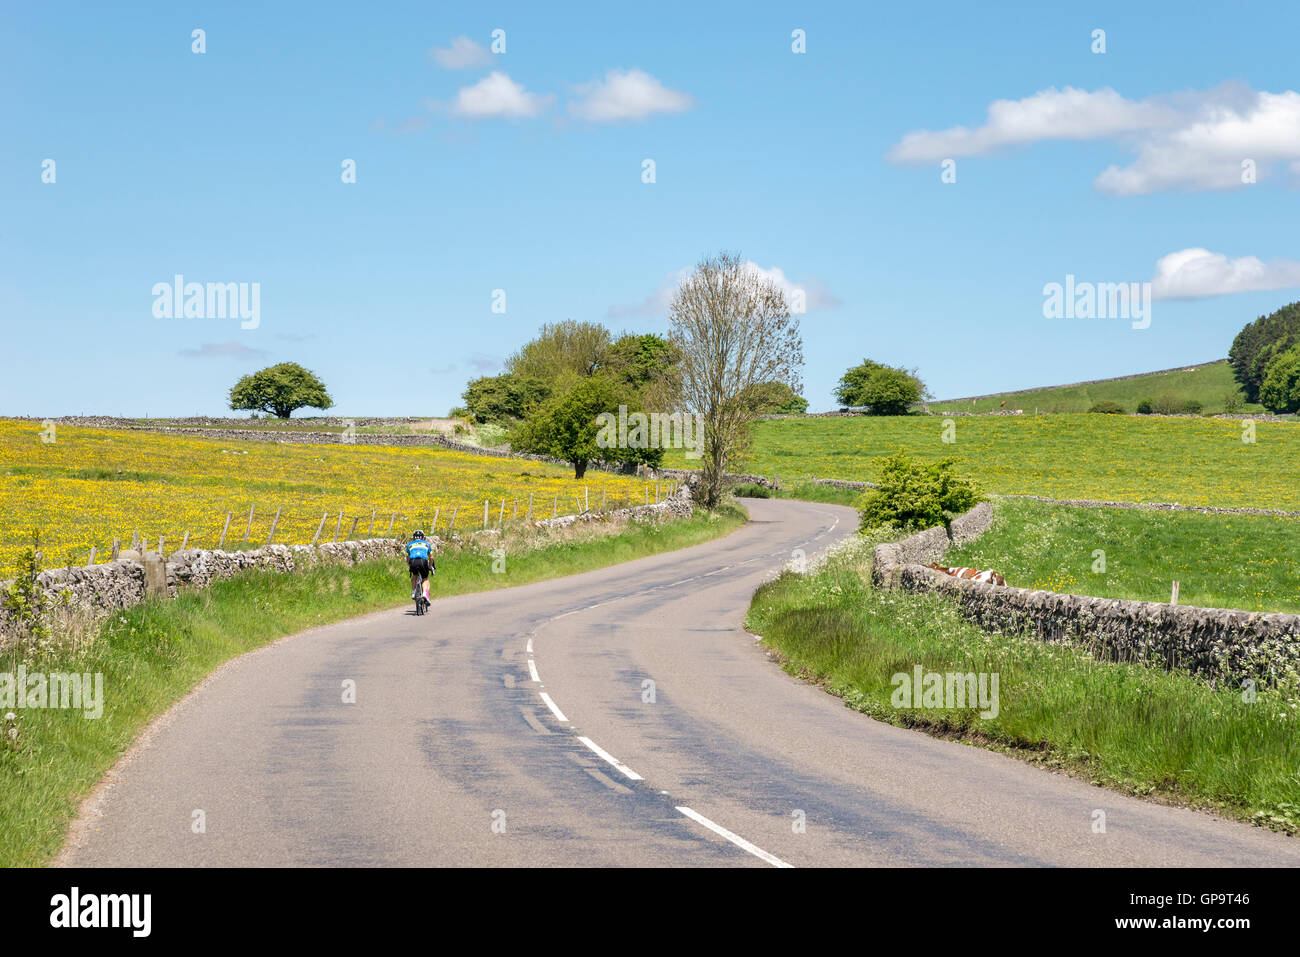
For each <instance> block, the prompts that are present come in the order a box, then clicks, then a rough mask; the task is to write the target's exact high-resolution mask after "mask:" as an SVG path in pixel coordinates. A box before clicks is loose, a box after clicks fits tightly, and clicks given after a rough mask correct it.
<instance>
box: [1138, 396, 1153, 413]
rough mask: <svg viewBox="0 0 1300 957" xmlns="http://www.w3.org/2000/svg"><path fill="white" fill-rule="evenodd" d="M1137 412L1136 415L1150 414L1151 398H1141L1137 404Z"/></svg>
mask: <svg viewBox="0 0 1300 957" xmlns="http://www.w3.org/2000/svg"><path fill="white" fill-rule="evenodd" d="M1137 414H1138V415H1150V414H1151V400H1150V399H1143V400H1142V401H1140V402H1139V403H1138V404H1137Z"/></svg>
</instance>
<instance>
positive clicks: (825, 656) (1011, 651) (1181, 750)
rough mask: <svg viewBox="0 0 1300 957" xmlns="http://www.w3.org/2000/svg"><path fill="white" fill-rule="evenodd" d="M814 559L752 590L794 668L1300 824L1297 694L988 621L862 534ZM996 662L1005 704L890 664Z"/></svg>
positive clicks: (867, 707)
mask: <svg viewBox="0 0 1300 957" xmlns="http://www.w3.org/2000/svg"><path fill="white" fill-rule="evenodd" d="M853 542H854V543H855V546H856V547H854V546H850V547H849V548H847V549H845V551H844V552H842V553H841V554H840V556H839V557H836V558H832V560H831V561H829V562H827V563H826V565H825V566H823V567H821V568H819V569H815V570H813V571H812V572H811V573H810V574H808V575H796V574H793V573H790V572H787V573H785V574H783V575H782V576H781V577H780V578H778V579H777V580H776V581H774V582H772V583H770V584H767V585H764V586H763V587H762V588H761V589H760V590H759V591H758V593H757V594H756V595H755V598H754V602H753V605H752V606H751V608H750V613H749V617H748V619H747V620H746V627H747V628H748V629H749V630H750V631H752V632H753V633H754V634H757V635H761V636H762V637H763V641H764V644H766V645H767V646H768V647H769V648H771V649H772V650H773V651H774V652H776V653H778V654H779V655H780V659H781V662H782V665H783V666H784V667H785V668H786V670H787V671H789V672H790V673H791V674H794V675H796V676H799V677H803V678H806V679H811V680H814V681H817V682H819V683H821V684H822V685H823V686H824V687H826V688H827V690H829V691H830V692H832V693H833V694H836V695H839V696H841V697H843V699H844V701H845V703H846V704H848V705H849V706H850V707H853V708H855V709H857V710H859V711H862V712H864V713H866V714H869V715H871V716H872V717H875V718H877V719H879V720H882V721H887V722H889V723H891V724H895V725H899V726H903V727H915V728H919V729H922V730H925V731H928V732H930V733H934V734H940V735H944V736H954V737H958V738H961V739H963V740H966V741H969V742H971V743H973V744H979V745H983V746H986V747H992V748H994V749H997V750H1004V751H1007V752H1009V753H1011V754H1014V755H1016V756H1018V757H1021V758H1024V759H1027V760H1030V761H1032V762H1035V763H1038V764H1041V765H1045V766H1048V767H1053V768H1057V769H1061V770H1067V771H1070V772H1071V773H1074V774H1077V775H1079V776H1081V777H1083V778H1084V779H1085V780H1089V781H1092V782H1095V783H1097V784H1102V785H1105V786H1109V787H1113V788H1116V789H1119V790H1122V791H1126V792H1128V793H1132V794H1138V795H1159V796H1161V797H1163V798H1166V799H1169V800H1172V801H1175V802H1177V803H1182V804H1187V805H1190V806H1194V807H1204V808H1211V809H1216V810H1219V811H1221V812H1222V813H1224V814H1226V815H1229V816H1232V817H1239V818H1246V819H1250V820H1253V821H1255V822H1256V823H1259V824H1263V825H1265V826H1269V827H1273V828H1276V829H1279V830H1284V831H1289V832H1291V833H1295V832H1296V830H1297V828H1298V827H1300V733H1298V731H1300V728H1298V727H1297V720H1298V716H1300V701H1297V692H1296V689H1294V688H1291V689H1286V690H1272V689H1265V690H1263V691H1261V692H1260V694H1259V696H1258V698H1257V699H1256V700H1255V701H1254V702H1252V703H1247V702H1245V701H1243V696H1242V695H1241V693H1240V692H1239V691H1236V690H1235V689H1232V688H1224V687H1220V688H1218V689H1215V688H1212V687H1211V686H1210V685H1209V684H1208V683H1207V682H1205V681H1202V680H1200V679H1197V678H1193V677H1192V676H1190V675H1187V674H1183V673H1179V672H1172V673H1167V672H1165V671H1163V670H1161V669H1160V668H1159V667H1153V666H1147V665H1145V664H1119V663H1110V662H1102V661H1098V660H1096V659H1094V658H1092V657H1091V656H1090V655H1089V654H1088V653H1087V651H1085V650H1084V649H1081V648H1079V647H1076V646H1072V645H1066V644H1049V643H1045V642H1040V641H1037V640H1036V639H1033V638H1021V637H1017V636H1014V635H1006V634H988V633H985V632H983V631H981V630H980V629H978V628H977V627H975V626H974V625H972V624H970V623H969V622H966V621H965V620H963V619H962V618H961V617H960V615H959V613H958V611H957V609H956V606H955V605H954V603H953V602H952V601H951V600H950V599H948V598H947V597H946V596H943V595H933V594H929V595H923V594H911V593H907V592H884V591H877V590H876V589H875V588H873V587H872V586H871V584H870V561H871V558H870V556H871V545H872V544H873V541H872V540H871V539H869V538H865V537H860V538H856V539H854V540H853ZM918 664H919V665H921V666H922V667H923V668H924V669H925V670H927V671H938V672H949V671H957V672H963V673H964V672H975V673H980V672H984V673H986V674H997V675H998V676H999V713H998V714H997V716H996V717H992V718H981V717H980V716H979V714H978V712H977V711H976V710H975V709H972V708H964V709H956V708H954V709H950V710H949V709H942V708H938V709H920V710H901V709H897V708H895V707H893V705H892V704H891V700H890V699H891V695H892V693H893V691H894V685H893V684H892V682H891V678H892V676H893V675H895V674H898V673H902V674H909V675H910V674H911V672H912V669H913V666H914V665H918Z"/></svg>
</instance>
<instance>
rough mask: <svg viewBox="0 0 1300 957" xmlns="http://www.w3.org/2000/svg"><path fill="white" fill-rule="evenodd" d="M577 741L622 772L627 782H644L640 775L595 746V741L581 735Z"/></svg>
mask: <svg viewBox="0 0 1300 957" xmlns="http://www.w3.org/2000/svg"><path fill="white" fill-rule="evenodd" d="M578 740H579V741H581V742H582V743H583V744H585V745H586V746H587V747H589V748H591V750H593V751H595V752H596V754H597V755H599V756H600V757H602V758H604V759H605V760H606V761H608V762H609V763H610V764H612V765H614V767H616V768H618V769H619V770H620V771H622V772H623V776H624V777H626V778H627V779H628V780H630V781H644V780H645V778H643V777H641V775H639V774H637V773H636V772H635V771H633V770H632V769H631V768H629V767H628V766H627V765H626V764H623V763H622V762H621V761H619V760H618V758H616V757H614V755H612V754H610V753H609V752H608V751H606V750H605V749H604V748H602V747H601V746H600V745H599V744H597V743H596V742H595V741H593V740H591V738H585V737H583V736H582V735H579V736H578Z"/></svg>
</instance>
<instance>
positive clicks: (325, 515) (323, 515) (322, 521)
mask: <svg viewBox="0 0 1300 957" xmlns="http://www.w3.org/2000/svg"><path fill="white" fill-rule="evenodd" d="M329 515H330V513H329V512H322V513H321V516H320V524H319V525H317V526H316V534H315V535H313V536H312V537H311V543H312V544H313V545H315V544H316V542H317V541H318V540H319V539H320V533H321V529H323V528H324V527H325V519H327V518H329Z"/></svg>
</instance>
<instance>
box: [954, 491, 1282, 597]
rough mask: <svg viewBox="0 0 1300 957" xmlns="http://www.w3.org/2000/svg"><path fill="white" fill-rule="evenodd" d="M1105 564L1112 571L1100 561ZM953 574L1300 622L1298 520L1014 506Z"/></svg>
mask: <svg viewBox="0 0 1300 957" xmlns="http://www.w3.org/2000/svg"><path fill="white" fill-rule="evenodd" d="M1098 549H1100V550H1102V551H1103V552H1104V553H1105V554H1104V559H1105V562H1104V570H1102V571H1094V567H1097V568H1102V565H1101V563H1100V562H1099V561H1098V556H1096V555H1095V552H1096V551H1097V550H1098ZM943 564H945V565H952V566H956V565H967V566H977V567H979V568H995V569H997V570H998V571H999V572H1001V573H1002V574H1003V576H1005V577H1006V580H1007V584H1008V585H1015V586H1018V587H1020V588H1039V589H1044V590H1047V591H1056V592H1070V593H1073V594H1076V595H1096V596H1098V597H1101V598H1136V599H1139V600H1142V601H1159V602H1167V601H1169V593H1170V585H1171V583H1172V582H1173V581H1175V580H1177V581H1178V583H1179V596H1178V601H1179V604H1183V605H1200V606H1202V607H1206V608H1242V609H1245V610H1247V611H1289V612H1300V519H1293V518H1274V517H1270V516H1265V515H1201V514H1197V513H1195V512H1157V511H1151V510H1147V509H1142V510H1138V509H1114V508H1075V507H1070V506H1063V505H1048V504H1045V503H1042V502H1033V501H1025V500H1015V499H1003V500H1000V501H998V502H996V503H995V504H994V520H993V525H992V527H991V528H990V529H989V530H988V531H987V532H985V533H984V534H983V535H982V536H980V537H979V538H978V539H976V540H975V541H973V542H971V543H969V544H967V545H964V546H962V547H960V548H955V549H953V550H952V551H950V552H949V553H948V555H947V556H946V558H945V559H944V562H943Z"/></svg>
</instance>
